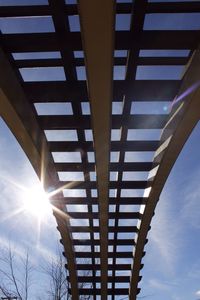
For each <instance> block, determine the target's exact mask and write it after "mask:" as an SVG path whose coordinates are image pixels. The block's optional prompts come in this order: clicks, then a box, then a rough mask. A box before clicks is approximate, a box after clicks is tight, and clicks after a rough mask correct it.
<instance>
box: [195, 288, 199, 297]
mask: <svg viewBox="0 0 200 300" xmlns="http://www.w3.org/2000/svg"><path fill="white" fill-rule="evenodd" d="M195 296H197V297H198V299H200V290H198V291H196V293H195Z"/></svg>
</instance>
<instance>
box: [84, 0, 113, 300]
mask: <svg viewBox="0 0 200 300" xmlns="http://www.w3.org/2000/svg"><path fill="white" fill-rule="evenodd" d="M114 5H115V1H114V0H102V1H90V0H80V1H79V12H80V20H81V34H82V40H83V49H84V52H85V64H86V68H87V79H88V94H89V100H90V104H91V115H92V124H93V134H94V148H95V160H96V173H97V186H98V204H99V221H100V263H101V299H104V300H107V292H108V287H107V283H108V211H109V209H108V208H109V201H108V197H109V160H110V157H109V156H110V132H111V102H112V76H113V75H112V73H113V51H114V13H115V10H114Z"/></svg>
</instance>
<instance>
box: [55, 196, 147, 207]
mask: <svg viewBox="0 0 200 300" xmlns="http://www.w3.org/2000/svg"><path fill="white" fill-rule="evenodd" d="M56 197H57V196H56V195H55V196H54V200H53V199H52V203H54V204H55V205H56V203H59V202H60V203H63V204H82V205H83V204H86V205H92V204H98V198H91V199H89V198H81V197H80V198H78V197H76V198H75V197H74V198H70V197H63V198H62V199H60V198H58V199H57V198H56ZM147 200H148V198H143V197H130V198H125V197H122V198H109V204H114V205H116V204H119V205H120V204H122V205H123V204H130V205H140V204H146V203H147Z"/></svg>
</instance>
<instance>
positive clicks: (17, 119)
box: [0, 49, 78, 300]
mask: <svg viewBox="0 0 200 300" xmlns="http://www.w3.org/2000/svg"><path fill="white" fill-rule="evenodd" d="M0 116H1V117H2V118H3V119H4V121H5V122H6V124H7V125H8V127H9V128H10V129H11V131H12V132H13V134H14V135H15V137H16V139H17V140H18V142H19V144H20V145H21V147H22V149H23V150H24V152H25V153H26V155H27V157H28V159H29V160H30V162H31V164H32V166H33V168H34V170H35V172H36V173H37V175H38V177H39V178H40V180H41V181H43V184H44V187H45V189H46V190H48V189H49V188H51V189H54V188H55V187H56V186H57V185H58V178H57V173H56V170H55V168H54V162H53V158H52V156H51V154H50V152H49V150H48V145H47V141H46V138H45V135H44V133H43V132H42V130H41V129H40V128H39V126H38V124H37V120H36V117H35V115H34V112H33V110H32V108H31V106H30V104H29V103H28V101H27V99H26V97H25V94H24V92H23V89H22V87H21V85H20V83H19V82H18V80H17V77H16V75H15V73H14V71H13V70H12V67H11V65H10V63H9V61H8V59H7V58H6V56H5V54H4V52H3V51H2V49H0ZM61 208H62V207H61ZM54 215H55V216H56V219H57V223H58V230H59V231H60V233H61V237H62V240H63V245H64V248H65V254H66V258H67V260H68V269H69V278H70V282H71V290H72V297H73V299H75V300H78V284H77V274H76V265H75V258H74V252H73V246H72V244H71V236H70V233H69V230H68V228H67V225H66V219H65V217H61V215H60V214H59V213H58V212H57V211H54Z"/></svg>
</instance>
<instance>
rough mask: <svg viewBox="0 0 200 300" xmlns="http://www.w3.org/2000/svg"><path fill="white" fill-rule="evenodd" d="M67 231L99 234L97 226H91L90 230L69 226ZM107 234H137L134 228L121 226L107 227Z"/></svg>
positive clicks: (136, 229)
mask: <svg viewBox="0 0 200 300" xmlns="http://www.w3.org/2000/svg"><path fill="white" fill-rule="evenodd" d="M69 229H70V230H71V232H99V231H100V229H99V227H97V226H93V227H92V228H90V227H88V226H70V227H69ZM108 231H109V232H116V233H117V232H138V228H137V227H136V226H121V227H119V226H118V227H114V226H109V227H108Z"/></svg>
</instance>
